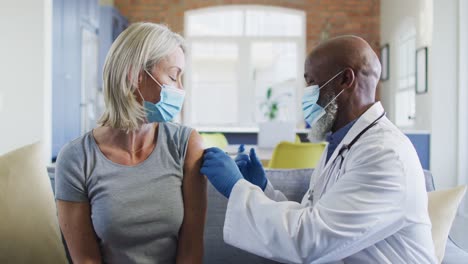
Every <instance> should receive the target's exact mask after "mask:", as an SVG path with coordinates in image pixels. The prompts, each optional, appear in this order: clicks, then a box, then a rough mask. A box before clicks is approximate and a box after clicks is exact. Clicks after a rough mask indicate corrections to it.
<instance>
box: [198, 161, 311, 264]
mask: <svg viewBox="0 0 468 264" xmlns="http://www.w3.org/2000/svg"><path fill="white" fill-rule="evenodd" d="M313 171H314V170H313V169H299V170H298V169H274V170H271V169H267V170H265V172H266V176H267V178H268V180H270V181H271V184H272V185H273V186H274V187H275V189H278V190H280V191H282V192H283V193H284V195H286V197H287V198H288V199H289V200H291V201H296V202H300V201H301V199H302V197H303V196H304V194H305V193H306V192H307V190H308V188H309V182H310V177H311V175H312V172H313ZM226 206H227V199H226V198H225V197H224V196H222V195H221V194H219V193H218V192H217V191H216V190H215V189H214V187H213V186H212V185H211V184H208V212H207V218H206V225H205V237H204V239H205V247H204V248H205V254H204V259H203V263H205V264H218V263H224V264H231V263H232V264H237V263H246V264H247V263H256V264H257V263H258V264H270V263H277V262H274V261H271V260H267V259H264V258H262V257H259V256H255V255H253V254H251V253H249V252H246V251H242V250H240V249H238V248H235V247H233V246H230V245H228V244H226V243H224V240H223V225H224V217H225V214H226Z"/></svg>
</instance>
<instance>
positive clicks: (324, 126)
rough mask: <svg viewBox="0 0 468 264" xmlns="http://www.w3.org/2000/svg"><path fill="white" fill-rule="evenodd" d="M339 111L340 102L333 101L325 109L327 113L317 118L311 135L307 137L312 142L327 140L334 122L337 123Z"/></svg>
mask: <svg viewBox="0 0 468 264" xmlns="http://www.w3.org/2000/svg"><path fill="white" fill-rule="evenodd" d="M333 97H334V96H333ZM333 97H331V98H333ZM332 100H333V99H332ZM337 112H338V104H337V103H336V101H332V102H331V103H330V105H328V107H327V108H326V109H325V114H324V115H323V116H322V117H321V118H320V119H319V120H317V122H315V124H312V127H311V129H310V132H309V135H308V137H307V138H308V139H309V140H310V142H313V143H319V142H323V141H325V139H326V137H327V134H328V132H330V131H331V129H332V127H333V124H334V123H335V119H336V113H337Z"/></svg>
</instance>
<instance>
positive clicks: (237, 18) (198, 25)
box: [187, 10, 244, 36]
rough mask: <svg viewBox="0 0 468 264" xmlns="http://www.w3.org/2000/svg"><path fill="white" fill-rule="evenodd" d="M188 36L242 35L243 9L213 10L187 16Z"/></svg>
mask: <svg viewBox="0 0 468 264" xmlns="http://www.w3.org/2000/svg"><path fill="white" fill-rule="evenodd" d="M187 19H188V20H187V35H188V36H241V35H242V34H243V26H244V17H243V12H242V11H241V10H212V11H207V12H200V13H196V14H190V15H189V16H188V17H187Z"/></svg>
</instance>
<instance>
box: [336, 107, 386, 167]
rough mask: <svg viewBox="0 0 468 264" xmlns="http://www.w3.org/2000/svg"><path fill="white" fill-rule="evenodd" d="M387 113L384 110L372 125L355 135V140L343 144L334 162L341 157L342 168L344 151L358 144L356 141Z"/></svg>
mask: <svg viewBox="0 0 468 264" xmlns="http://www.w3.org/2000/svg"><path fill="white" fill-rule="evenodd" d="M385 115H386V112H385V111H384V112H383V113H382V114H381V115H380V116H379V117H378V118H377V119H375V120H374V122H372V123H371V124H370V125H368V126H367V127H366V128H364V129H363V130H362V131H361V132H360V133H359V134H358V135H357V136H356V137H354V138H353V140H352V141H351V142H350V143H349V144H343V146H341V149H340V151H339V152H338V156H337V157H336V158H335V160H334V161H333V162H335V161H336V159H337V158H340V163H339V164H340V167H339V168H340V169H341V165H342V164H343V161H344V156H343V153H344V152H345V151H349V150H350V149H351V147H352V146H353V145H354V144H356V142H357V141H358V140H359V139H360V138H361V136H362V135H364V134H365V133H366V132H367V131H368V130H369V129H371V128H372V127H374V126H375V125H377V123H378V122H379V120H380V119H382V118H383V117H384V116H385Z"/></svg>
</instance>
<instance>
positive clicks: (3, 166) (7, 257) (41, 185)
mask: <svg viewBox="0 0 468 264" xmlns="http://www.w3.org/2000/svg"><path fill="white" fill-rule="evenodd" d="M41 154H42V151H41V147H40V145H38V144H33V145H29V146H26V147H22V148H20V149H18V150H15V151H12V152H10V153H7V154H5V155H2V156H0V215H1V217H0V237H1V239H0V263H67V260H66V258H65V251H64V248H63V244H62V240H61V235H60V231H59V226H58V220H57V212H56V208H55V201H54V196H53V194H52V188H51V185H50V181H49V177H48V175H47V171H46V165H45V162H44V161H43V160H42V159H41Z"/></svg>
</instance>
